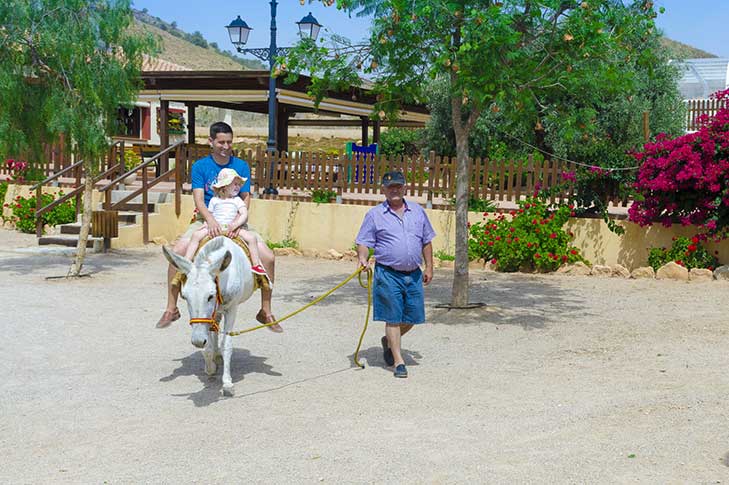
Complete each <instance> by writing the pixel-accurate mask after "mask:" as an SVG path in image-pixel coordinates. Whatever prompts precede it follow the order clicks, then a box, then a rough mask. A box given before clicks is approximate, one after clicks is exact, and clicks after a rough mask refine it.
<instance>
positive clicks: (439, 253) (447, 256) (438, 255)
mask: <svg viewBox="0 0 729 485" xmlns="http://www.w3.org/2000/svg"><path fill="white" fill-rule="evenodd" d="M434 256H435V257H436V258H438V259H440V260H441V261H455V260H456V257H455V256H452V255H450V254H448V253H446V252H445V251H443V250H442V249H439V250H438V251H436V252H435V254H434Z"/></svg>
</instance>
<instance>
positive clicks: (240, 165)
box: [192, 155, 251, 207]
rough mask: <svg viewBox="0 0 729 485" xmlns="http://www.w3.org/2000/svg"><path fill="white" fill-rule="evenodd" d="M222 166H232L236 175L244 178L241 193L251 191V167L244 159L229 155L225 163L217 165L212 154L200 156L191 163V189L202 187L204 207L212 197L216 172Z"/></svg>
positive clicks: (222, 167)
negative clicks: (244, 181)
mask: <svg viewBox="0 0 729 485" xmlns="http://www.w3.org/2000/svg"><path fill="white" fill-rule="evenodd" d="M224 168H232V169H233V170H235V171H236V172H238V175H240V176H241V177H243V178H244V179H246V183H245V184H243V186H242V187H241V188H240V193H241V195H244V194H245V193H246V192H250V191H251V168H250V167H249V166H248V163H246V162H245V160H241V159H240V158H236V157H230V160H228V163H226V164H225V165H218V164H217V163H216V162H215V160H213V156H212V155H208V156H207V157H205V158H201V159H200V160H198V161H197V162H195V163H194V164H193V165H192V190H195V189H203V191H204V192H205V207H207V206H208V204H209V203H210V199H212V198H213V195H214V194H213V184H214V183H215V181H216V180H217V179H218V174H219V173H220V171H221V170H222V169H224Z"/></svg>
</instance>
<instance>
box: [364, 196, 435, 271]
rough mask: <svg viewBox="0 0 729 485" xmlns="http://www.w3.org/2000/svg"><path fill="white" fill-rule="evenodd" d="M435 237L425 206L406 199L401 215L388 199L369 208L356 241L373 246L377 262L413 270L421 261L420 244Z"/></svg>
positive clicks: (403, 269) (422, 244)
mask: <svg viewBox="0 0 729 485" xmlns="http://www.w3.org/2000/svg"><path fill="white" fill-rule="evenodd" d="M434 237H435V231H434V230H433V226H432V225H431V224H430V221H429V220H428V215H427V214H426V213H425V210H424V209H423V208H422V207H420V206H419V205H418V204H408V203H407V202H405V212H404V213H403V217H402V219H401V218H400V216H398V215H397V214H396V213H395V212H394V211H392V210H390V205H389V204H388V203H387V201H385V202H383V203H382V204H380V205H377V206H375V207H373V208H372V209H370V210H369V211H368V212H367V215H365V218H364V221H362V227H360V229H359V233H358V234H357V239H356V240H355V242H356V243H357V244H361V245H363V246H367V247H368V248H374V249H375V259H376V260H377V262H378V263H380V264H384V265H386V266H390V267H392V268H394V269H396V270H398V271H412V270H414V269H416V268H418V267H419V266H420V264H421V263H422V262H423V246H425V245H426V244H428V243H429V242H430V241H432V240H433V238H434Z"/></svg>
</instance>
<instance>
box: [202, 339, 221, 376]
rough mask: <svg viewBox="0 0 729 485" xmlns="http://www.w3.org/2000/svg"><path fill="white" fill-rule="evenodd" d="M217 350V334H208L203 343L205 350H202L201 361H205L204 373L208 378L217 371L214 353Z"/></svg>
mask: <svg viewBox="0 0 729 485" xmlns="http://www.w3.org/2000/svg"><path fill="white" fill-rule="evenodd" d="M217 348H218V334H217V333H216V332H210V333H209V334H208V339H207V342H206V343H205V348H204V349H203V350H202V354H203V359H205V373H206V374H207V375H209V376H214V375H215V371H217V370H218V366H217V365H216V364H215V352H216V351H217Z"/></svg>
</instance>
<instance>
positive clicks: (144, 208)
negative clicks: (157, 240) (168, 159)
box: [142, 167, 166, 244]
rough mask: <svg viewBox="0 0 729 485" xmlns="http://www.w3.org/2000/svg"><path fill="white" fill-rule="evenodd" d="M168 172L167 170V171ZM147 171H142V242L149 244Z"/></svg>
mask: <svg viewBox="0 0 729 485" xmlns="http://www.w3.org/2000/svg"><path fill="white" fill-rule="evenodd" d="M165 171H166V169H165ZM148 191H149V189H148V188H147V169H146V167H145V169H144V170H142V241H144V244H147V243H148V242H149V212H148V210H147V196H148Z"/></svg>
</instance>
